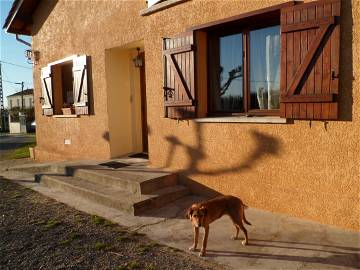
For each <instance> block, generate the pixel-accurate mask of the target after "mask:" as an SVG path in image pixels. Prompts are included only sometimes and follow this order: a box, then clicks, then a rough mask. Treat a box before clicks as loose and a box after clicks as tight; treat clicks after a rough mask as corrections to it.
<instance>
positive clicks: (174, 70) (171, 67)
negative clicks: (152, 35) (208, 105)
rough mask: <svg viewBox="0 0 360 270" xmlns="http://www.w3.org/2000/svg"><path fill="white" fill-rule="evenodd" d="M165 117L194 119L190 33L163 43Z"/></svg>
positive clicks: (192, 48) (192, 47) (192, 57)
mask: <svg viewBox="0 0 360 270" xmlns="http://www.w3.org/2000/svg"><path fill="white" fill-rule="evenodd" d="M163 56H164V107H165V108H164V109H165V117H168V118H173V119H187V118H193V117H195V116H196V107H195V76H194V73H195V68H194V37H193V32H186V33H182V34H180V35H177V36H176V37H174V38H165V39H164V40H163Z"/></svg>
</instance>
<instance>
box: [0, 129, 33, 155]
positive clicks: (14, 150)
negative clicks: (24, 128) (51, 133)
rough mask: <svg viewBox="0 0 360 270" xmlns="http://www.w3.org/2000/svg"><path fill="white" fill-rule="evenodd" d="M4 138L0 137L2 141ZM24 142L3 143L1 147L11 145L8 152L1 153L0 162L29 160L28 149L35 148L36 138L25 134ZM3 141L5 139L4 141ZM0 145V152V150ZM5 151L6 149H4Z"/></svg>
mask: <svg viewBox="0 0 360 270" xmlns="http://www.w3.org/2000/svg"><path fill="white" fill-rule="evenodd" d="M5 136H6V135H5ZM5 136H4V137H2V138H1V137H0V139H4V138H5ZM25 136H26V141H25V142H23V143H21V142H18V141H17V142H9V143H7V142H3V143H2V144H1V145H3V146H6V147H9V145H11V144H12V146H11V147H9V148H10V149H9V150H5V151H2V153H0V160H9V159H21V158H29V157H30V152H29V147H35V146H36V137H35V136H34V135H31V134H30V135H29V134H26V135H25ZM4 140H5V139H4ZM1 145H0V150H1ZM4 149H6V148H4Z"/></svg>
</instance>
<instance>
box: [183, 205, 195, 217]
mask: <svg viewBox="0 0 360 270" xmlns="http://www.w3.org/2000/svg"><path fill="white" fill-rule="evenodd" d="M193 212H194V209H193V208H192V207H189V208H188V210H186V215H185V217H186V218H187V219H189V218H190V217H191V215H192V213H193Z"/></svg>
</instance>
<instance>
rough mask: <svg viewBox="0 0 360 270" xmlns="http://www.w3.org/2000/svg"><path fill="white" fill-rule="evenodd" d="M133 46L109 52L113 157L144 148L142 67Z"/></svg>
mask: <svg viewBox="0 0 360 270" xmlns="http://www.w3.org/2000/svg"><path fill="white" fill-rule="evenodd" d="M135 55H136V53H134V52H133V51H132V50H130V49H119V48H117V49H110V50H106V53H105V66H106V82H107V96H108V100H107V102H108V116H109V138H110V153H111V157H118V156H122V155H125V154H128V153H131V152H141V151H142V141H141V99H140V78H139V70H138V69H137V68H135V67H134V65H133V63H132V59H133V57H134V56H135Z"/></svg>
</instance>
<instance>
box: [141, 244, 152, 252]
mask: <svg viewBox="0 0 360 270" xmlns="http://www.w3.org/2000/svg"><path fill="white" fill-rule="evenodd" d="M150 250H151V246H149V245H141V246H140V247H139V248H138V251H139V252H140V253H147V252H149V251H150Z"/></svg>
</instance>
